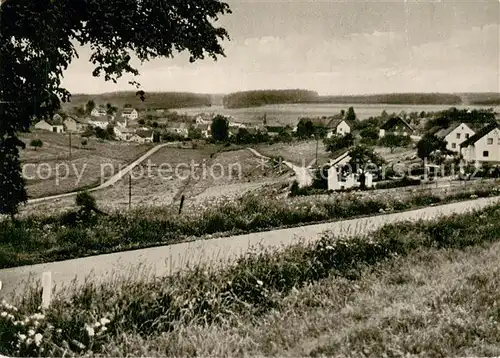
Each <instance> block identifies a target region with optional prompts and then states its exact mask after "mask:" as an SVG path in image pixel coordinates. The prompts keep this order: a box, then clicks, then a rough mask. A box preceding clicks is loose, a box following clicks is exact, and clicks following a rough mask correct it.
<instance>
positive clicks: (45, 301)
mask: <svg viewBox="0 0 500 358" xmlns="http://www.w3.org/2000/svg"><path fill="white" fill-rule="evenodd" d="M51 296H52V273H51V272H50V271H47V272H44V273H43V274H42V308H48V307H49V305H50V300H51Z"/></svg>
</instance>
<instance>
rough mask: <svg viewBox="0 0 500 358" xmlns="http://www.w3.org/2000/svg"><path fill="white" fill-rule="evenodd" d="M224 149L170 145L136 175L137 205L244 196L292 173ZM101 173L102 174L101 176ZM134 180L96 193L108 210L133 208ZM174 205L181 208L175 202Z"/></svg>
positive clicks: (65, 201) (69, 205)
mask: <svg viewBox="0 0 500 358" xmlns="http://www.w3.org/2000/svg"><path fill="white" fill-rule="evenodd" d="M220 149H221V147H220V146H215V145H199V146H197V147H196V148H192V147H190V146H188V145H184V146H182V147H165V148H162V149H160V150H159V151H158V152H156V153H155V154H153V155H152V156H151V157H150V158H149V159H147V160H146V161H144V162H143V163H142V164H141V165H139V166H137V167H136V168H134V169H133V171H132V172H131V186H132V190H131V192H132V200H131V201H132V205H133V207H134V208H137V207H139V206H140V207H145V206H153V207H159V206H169V205H172V204H173V203H174V202H178V201H179V199H180V197H181V195H185V198H186V203H185V204H186V205H190V204H196V203H199V202H200V201H202V200H205V199H209V198H222V197H226V198H227V197H233V198H239V197H241V196H242V195H243V194H245V193H246V192H248V191H251V190H258V189H259V188H260V187H262V186H263V185H265V184H272V183H276V182H283V181H285V182H288V180H289V179H290V173H289V171H288V170H287V168H285V167H283V168H282V169H283V171H282V172H281V173H280V172H279V170H278V168H273V167H271V166H270V165H269V164H268V163H267V162H262V161H261V160H259V159H258V158H256V157H255V156H253V155H252V154H251V153H250V152H249V151H247V150H244V149H238V150H230V151H228V150H226V151H220ZM96 174H99V173H96ZM128 195H129V176H128V175H127V176H125V177H124V178H123V179H121V180H120V181H118V182H117V183H116V184H115V185H113V186H112V187H110V188H107V189H104V190H100V191H97V192H95V193H93V196H94V197H95V198H96V200H97V203H98V205H99V207H101V208H103V209H104V210H108V211H109V210H111V211H114V210H124V209H128V201H129V197H128ZM175 205H178V203H177V204H175ZM73 208H74V198H61V199H57V200H55V201H51V202H44V203H37V204H31V205H29V206H28V207H26V208H25V209H24V210H23V212H28V211H29V212H30V213H32V214H33V213H37V212H40V211H42V212H43V211H45V210H48V211H49V212H51V213H55V212H65V211H67V210H68V209H73Z"/></svg>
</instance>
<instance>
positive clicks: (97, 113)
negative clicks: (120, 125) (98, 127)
mask: <svg viewBox="0 0 500 358" xmlns="http://www.w3.org/2000/svg"><path fill="white" fill-rule="evenodd" d="M90 115H91V116H92V117H105V116H106V115H107V112H106V108H104V107H99V108H94V109H93V110H92V112H90Z"/></svg>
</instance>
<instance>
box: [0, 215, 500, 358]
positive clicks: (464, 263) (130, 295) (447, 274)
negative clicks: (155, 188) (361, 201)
mask: <svg viewBox="0 0 500 358" xmlns="http://www.w3.org/2000/svg"><path fill="white" fill-rule="evenodd" d="M499 239H500V207H499V206H498V205H496V206H492V207H489V208H486V209H484V210H481V211H476V212H473V213H468V214H462V215H454V216H451V217H448V218H441V219H439V220H435V221H430V222H423V221H421V222H416V223H399V224H395V225H387V226H385V227H383V228H382V229H380V230H378V231H377V232H375V233H371V234H369V235H367V236H359V237H354V238H350V239H343V238H342V237H335V236H333V235H331V234H329V233H325V234H324V235H323V237H322V238H321V239H320V240H318V241H316V242H314V243H309V244H305V243H302V244H297V245H294V246H291V247H288V248H286V249H284V250H280V251H264V252H260V253H258V254H257V253H249V254H248V255H246V256H244V257H242V258H241V259H239V260H238V262H237V263H235V265H233V266H231V267H227V268H225V269H222V270H214V269H213V268H212V267H196V268H193V269H192V270H190V271H187V272H183V273H178V274H176V275H174V276H171V277H165V278H154V277H149V278H147V277H144V279H143V280H142V281H141V282H134V281H131V280H124V281H117V280H115V281H112V282H109V283H102V284H95V283H93V281H92V280H91V279H89V280H88V281H87V283H85V284H84V285H83V286H80V287H76V286H75V287H72V288H69V289H68V290H67V291H66V292H63V293H61V294H60V295H58V296H57V297H56V298H55V299H54V300H53V301H52V303H51V306H50V307H49V308H48V309H47V310H45V311H43V312H40V311H39V309H38V307H39V305H40V291H39V289H38V288H37V287H36V286H33V287H32V289H31V290H29V291H28V292H26V293H25V294H24V295H22V296H18V297H17V298H16V299H15V300H13V301H11V302H2V304H1V308H0V311H1V312H0V352H1V353H2V354H7V355H9V356H68V355H72V356H73V355H82V356H83V355H84V356H121V357H124V356H157V357H160V356H194V355H197V356H225V357H234V356H249V355H251V356H263V355H266V356H269V355H274V356H289V357H294V356H311V357H315V356H324V355H328V356H339V357H345V356H369V357H381V356H387V357H393V356H408V355H421V356H426V357H443V356H487V355H498V354H500V334H499V333H500V332H499V324H498V323H499V320H500V315H499V312H500V311H499V308H498V307H499V298H498V297H499V293H500V292H499V287H500V285H499V284H500V281H499V277H500V276H499V268H498V265H497V264H496V262H497V257H498V255H499V254H500V245H499V242H498V240H499Z"/></svg>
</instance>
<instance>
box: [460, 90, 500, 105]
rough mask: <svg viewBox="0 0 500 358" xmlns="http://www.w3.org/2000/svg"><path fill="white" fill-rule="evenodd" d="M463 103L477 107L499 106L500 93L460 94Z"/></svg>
mask: <svg viewBox="0 0 500 358" xmlns="http://www.w3.org/2000/svg"><path fill="white" fill-rule="evenodd" d="M461 96H462V98H463V99H464V102H466V103H467V104H475V105H478V106H498V105H500V93H496V92H485V93H463V94H461Z"/></svg>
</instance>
